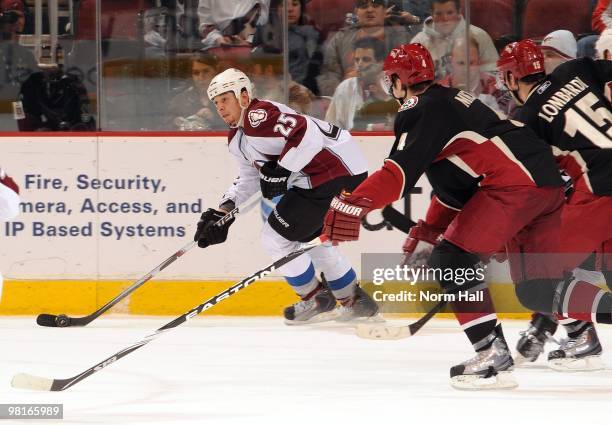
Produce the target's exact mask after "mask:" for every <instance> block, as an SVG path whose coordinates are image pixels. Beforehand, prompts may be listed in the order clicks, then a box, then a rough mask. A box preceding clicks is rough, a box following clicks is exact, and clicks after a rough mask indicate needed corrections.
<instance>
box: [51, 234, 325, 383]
mask: <svg viewBox="0 0 612 425" xmlns="http://www.w3.org/2000/svg"><path fill="white" fill-rule="evenodd" d="M325 241H326V239H325V238H324V237H323V236H321V237H319V238H317V239H314V240H313V241H311V242H309V243H307V244H305V245H303V246H302V247H301V248H300V249H298V250H296V251H294V252H292V253H290V254H288V255H286V256H284V257H282V258H280V259H278V260H276V261H275V262H273V263H272V264H270V265H269V266H267V267H264V268H263V269H261V270H258V271H256V272H255V273H253V274H252V275H250V276H248V277H246V278H244V279H242V280H241V281H240V282H238V283H236V284H234V285H232V286H231V287H229V288H228V289H226V290H225V291H223V292H220V293H219V294H217V295H215V296H214V297H212V298H210V299H208V300H206V301H204V302H203V303H202V304H200V305H198V306H196V307H194V308H192V309H191V310H189V311H188V312H186V313H185V314H182V315H181V316H179V317H177V318H176V319H174V320H172V321H171V322H168V323H167V324H165V325H164V326H162V327H161V328H159V329H157V330H156V331H155V332H154V333H152V334H150V335H147V336H146V337H144V338H143V339H141V340H140V341H138V342H136V343H134V344H132V345H130V346H129V347H127V348H124V349H123V350H121V351H119V352H117V353H115V354H113V355H112V356H110V357H108V358H106V359H104V360H102V361H101V362H100V363H98V364H96V365H95V366H92V367H91V368H89V369H87V370H86V371H84V372H83V373H81V374H79V375H76V376H73V377H72V378H68V379H54V380H53V384H52V386H51V391H63V390H65V389H67V388H70V387H71V386H73V385H74V384H76V383H78V382H80V381H82V380H83V379H85V378H87V377H88V376H90V375H93V374H94V373H96V372H98V371H100V370H102V369H104V368H105V367H106V366H108V365H110V364H112V363H114V362H116V361H117V360H119V359H120V358H122V357H125V356H127V355H128V354H130V353H132V352H134V351H136V350H137V349H139V348H140V347H143V346H145V345H146V344H148V343H149V342H151V341H153V340H154V339H156V338H157V337H159V336H160V335H161V334H162V333H164V332H166V331H168V330H170V329H172V328H175V327H177V326H179V325H181V324H183V323H185V322H186V321H187V320H189V319H191V318H193V317H195V316H197V315H198V314H200V313H201V312H203V311H205V310H208V309H209V308H212V307H214V306H215V305H217V304H218V303H219V302H221V301H223V300H225V299H227V298H229V297H231V296H232V295H234V294H236V293H237V292H239V291H240V290H242V289H244V288H246V287H247V286H249V285H251V284H252V283H254V282H256V281H258V280H261V279H262V278H263V277H265V276H267V275H269V274H270V273H272V272H273V271H274V270H276V269H277V268H279V267H281V266H283V265H285V264H287V263H289V262H290V261H292V260H294V259H296V258H297V257H299V256H300V255H302V254H304V253H305V252H307V251H309V250H311V249H312V248H314V247H316V246H318V245H320V244H322V243H324V242H325Z"/></svg>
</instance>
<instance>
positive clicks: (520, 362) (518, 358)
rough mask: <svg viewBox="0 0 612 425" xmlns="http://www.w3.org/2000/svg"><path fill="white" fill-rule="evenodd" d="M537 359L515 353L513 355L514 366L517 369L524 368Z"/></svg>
mask: <svg viewBox="0 0 612 425" xmlns="http://www.w3.org/2000/svg"><path fill="white" fill-rule="evenodd" d="M537 359H538V358H537V357H535V358H531V359H530V358H527V357H524V356H523V355H522V354H521V353H519V352H518V351H517V352H516V354H515V355H514V365H515V366H517V367H524V366H526V365H528V364H530V363H535V361H536V360H537Z"/></svg>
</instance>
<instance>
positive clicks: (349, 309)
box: [336, 285, 384, 322]
mask: <svg viewBox="0 0 612 425" xmlns="http://www.w3.org/2000/svg"><path fill="white" fill-rule="evenodd" d="M339 301H340V304H341V305H340V306H339V307H338V308H337V311H338V318H337V319H336V320H338V321H339V322H382V321H384V319H383V318H382V317H381V316H380V314H378V304H376V301H374V300H373V299H372V297H370V296H369V295H368V294H367V293H366V292H365V291H364V290H363V289H361V288H360V287H359V285H357V286H355V292H354V293H353V296H352V297H349V298H345V299H342V300H339Z"/></svg>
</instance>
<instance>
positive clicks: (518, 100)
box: [508, 89, 525, 106]
mask: <svg viewBox="0 0 612 425" xmlns="http://www.w3.org/2000/svg"><path fill="white" fill-rule="evenodd" d="M508 91H509V92H510V96H512V99H514V101H515V102H516V104H517V105H518V106H523V105H524V104H525V102H523V101H522V100H521V98H520V97H519V95H518V90H510V89H508Z"/></svg>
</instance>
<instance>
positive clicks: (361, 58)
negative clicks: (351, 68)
mask: <svg viewBox="0 0 612 425" xmlns="http://www.w3.org/2000/svg"><path fill="white" fill-rule="evenodd" d="M353 47H354V50H355V55H354V56H353V61H354V62H355V68H356V69H357V76H356V77H350V78H347V79H346V80H344V81H342V82H341V83H340V84H339V85H338V87H337V88H336V91H335V92H334V96H333V98H332V101H331V103H330V105H329V108H328V109H327V114H326V115H325V121H328V122H331V123H333V124H336V125H337V126H339V127H342V128H346V129H348V130H351V129H354V128H356V129H359V130H364V129H368V128H369V127H372V126H373V125H375V124H378V125H377V126H376V128H377V129H378V130H391V128H390V127H389V126H388V123H389V122H390V120H388V119H387V115H393V114H394V113H395V112H396V111H397V104H394V103H393V99H390V98H389V95H388V94H387V93H385V92H384V90H383V88H382V85H381V83H380V78H381V71H382V62H383V61H384V59H385V56H386V54H387V52H386V51H385V45H384V42H382V41H380V40H377V39H375V38H360V39H357V40H356V41H355V43H354V45H353ZM373 104H377V106H378V108H376V107H375V105H373ZM368 112H372V113H374V115H370V114H368ZM356 121H357V122H356ZM368 125H369V127H368Z"/></svg>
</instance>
